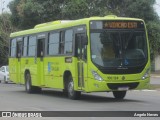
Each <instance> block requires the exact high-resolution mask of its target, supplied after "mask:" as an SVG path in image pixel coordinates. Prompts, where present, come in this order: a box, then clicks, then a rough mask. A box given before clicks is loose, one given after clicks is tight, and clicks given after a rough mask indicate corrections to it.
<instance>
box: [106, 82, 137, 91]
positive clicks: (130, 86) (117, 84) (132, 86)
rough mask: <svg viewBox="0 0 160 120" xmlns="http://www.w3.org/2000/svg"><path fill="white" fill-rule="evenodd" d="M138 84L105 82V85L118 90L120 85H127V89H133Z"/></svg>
mask: <svg viewBox="0 0 160 120" xmlns="http://www.w3.org/2000/svg"><path fill="white" fill-rule="evenodd" d="M138 85H139V83H138V82H134V83H107V86H108V87H109V89H111V90H118V88H121V87H128V88H129V90H131V89H135V88H136V87H137V86H138Z"/></svg>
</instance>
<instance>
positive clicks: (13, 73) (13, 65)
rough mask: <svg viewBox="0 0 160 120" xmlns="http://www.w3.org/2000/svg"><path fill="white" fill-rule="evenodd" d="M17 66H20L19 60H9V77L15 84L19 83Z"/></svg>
mask: <svg viewBox="0 0 160 120" xmlns="http://www.w3.org/2000/svg"><path fill="white" fill-rule="evenodd" d="M17 64H18V60H17V58H9V76H10V80H11V81H13V82H14V83H18V78H17V76H18V75H17V74H18V73H17V69H18V66H17Z"/></svg>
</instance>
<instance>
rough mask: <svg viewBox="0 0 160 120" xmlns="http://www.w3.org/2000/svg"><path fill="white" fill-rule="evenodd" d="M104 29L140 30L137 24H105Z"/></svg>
mask: <svg viewBox="0 0 160 120" xmlns="http://www.w3.org/2000/svg"><path fill="white" fill-rule="evenodd" d="M104 28H108V29H109V28H111V29H112V28H117V29H123V28H124V29H134V28H138V24H137V22H105V23H104Z"/></svg>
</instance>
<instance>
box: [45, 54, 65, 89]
mask: <svg viewBox="0 0 160 120" xmlns="http://www.w3.org/2000/svg"><path fill="white" fill-rule="evenodd" d="M63 63H64V62H63V61H62V59H61V58H58V57H57V58H56V57H47V58H44V69H45V70H44V75H45V86H46V87H51V88H60V89H62V88H63V73H62V69H63V68H62V67H61V66H62V64H63Z"/></svg>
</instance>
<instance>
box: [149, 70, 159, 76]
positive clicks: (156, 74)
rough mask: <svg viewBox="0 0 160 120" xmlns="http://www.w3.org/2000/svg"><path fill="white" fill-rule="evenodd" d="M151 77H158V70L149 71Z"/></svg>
mask: <svg viewBox="0 0 160 120" xmlns="http://www.w3.org/2000/svg"><path fill="white" fill-rule="evenodd" d="M151 77H155V78H160V70H159V71H155V72H151Z"/></svg>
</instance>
